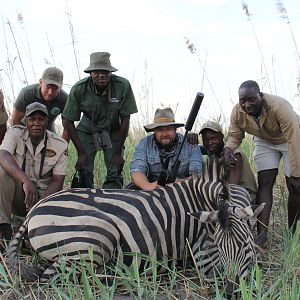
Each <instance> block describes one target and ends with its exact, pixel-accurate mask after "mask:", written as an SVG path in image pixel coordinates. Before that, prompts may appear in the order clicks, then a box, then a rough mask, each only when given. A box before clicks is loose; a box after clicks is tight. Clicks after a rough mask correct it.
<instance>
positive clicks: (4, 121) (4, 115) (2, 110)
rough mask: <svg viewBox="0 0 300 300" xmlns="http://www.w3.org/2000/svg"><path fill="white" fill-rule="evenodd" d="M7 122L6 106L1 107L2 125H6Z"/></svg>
mask: <svg viewBox="0 0 300 300" xmlns="http://www.w3.org/2000/svg"><path fill="white" fill-rule="evenodd" d="M7 120H8V115H7V112H6V109H5V106H4V105H2V106H1V107H0V125H3V124H6V122H7Z"/></svg>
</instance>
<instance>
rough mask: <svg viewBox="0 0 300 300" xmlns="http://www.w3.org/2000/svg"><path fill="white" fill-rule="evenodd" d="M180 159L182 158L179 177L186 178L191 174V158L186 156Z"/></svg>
mask: <svg viewBox="0 0 300 300" xmlns="http://www.w3.org/2000/svg"><path fill="white" fill-rule="evenodd" d="M180 160H181V163H180V167H179V170H178V175H177V177H178V178H186V177H188V176H189V175H190V174H189V162H190V159H189V157H188V156H184V157H182V158H181V159H180Z"/></svg>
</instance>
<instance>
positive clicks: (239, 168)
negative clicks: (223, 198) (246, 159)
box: [228, 153, 243, 184]
mask: <svg viewBox="0 0 300 300" xmlns="http://www.w3.org/2000/svg"><path fill="white" fill-rule="evenodd" d="M234 157H235V158H236V161H235V166H234V167H233V168H229V178H228V183H234V184H240V181H241V178H242V172H243V158H242V155H241V154H240V153H236V154H235V155H234Z"/></svg>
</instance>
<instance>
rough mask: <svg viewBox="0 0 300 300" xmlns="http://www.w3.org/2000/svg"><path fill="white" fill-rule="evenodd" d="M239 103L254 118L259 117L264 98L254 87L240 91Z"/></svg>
mask: <svg viewBox="0 0 300 300" xmlns="http://www.w3.org/2000/svg"><path fill="white" fill-rule="evenodd" d="M239 103H240V106H241V107H242V109H243V110H244V111H245V113H247V114H248V115H250V116H253V117H258V116H259V114H260V110H261V104H262V97H261V94H260V93H258V92H257V90H256V89H255V88H254V87H251V88H241V89H239Z"/></svg>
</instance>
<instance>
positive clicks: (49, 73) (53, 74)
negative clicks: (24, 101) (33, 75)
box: [42, 67, 64, 88]
mask: <svg viewBox="0 0 300 300" xmlns="http://www.w3.org/2000/svg"><path fill="white" fill-rule="evenodd" d="M63 78H64V75H63V72H62V71H61V70H60V69H58V68H56V67H50V68H48V69H46V70H45V71H44V72H43V75H42V80H43V81H44V83H45V84H54V85H56V86H58V87H60V88H61V87H62V84H63Z"/></svg>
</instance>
